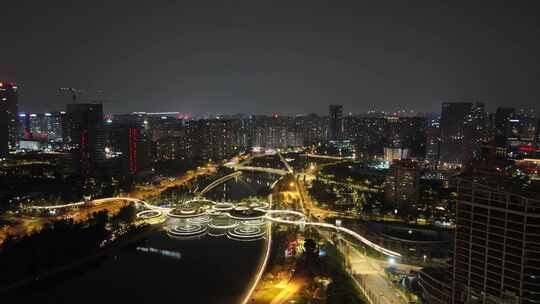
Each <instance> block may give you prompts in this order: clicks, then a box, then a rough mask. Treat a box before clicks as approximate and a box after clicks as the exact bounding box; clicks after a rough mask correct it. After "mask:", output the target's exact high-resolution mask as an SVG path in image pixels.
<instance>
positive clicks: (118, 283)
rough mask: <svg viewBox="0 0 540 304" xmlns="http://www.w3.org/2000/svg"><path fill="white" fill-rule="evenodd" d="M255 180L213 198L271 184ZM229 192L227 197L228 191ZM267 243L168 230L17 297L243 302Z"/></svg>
mask: <svg viewBox="0 0 540 304" xmlns="http://www.w3.org/2000/svg"><path fill="white" fill-rule="evenodd" d="M270 181H271V180H270V179H268V178H263V179H260V178H255V177H254V176H249V177H247V178H242V179H240V180H234V181H228V182H227V183H226V185H225V186H219V187H217V188H216V189H215V191H214V190H213V192H209V193H208V197H212V198H214V199H215V198H218V197H225V198H227V199H229V200H232V199H234V200H237V199H241V198H244V197H248V196H252V195H254V194H255V193H256V192H257V191H259V190H261V189H262V188H264V187H267V185H269V184H270ZM224 191H225V192H224ZM263 247H264V240H257V241H251V242H242V241H235V240H231V239H229V238H227V237H226V236H221V237H211V236H203V237H201V238H199V239H194V240H175V239H171V238H170V237H169V236H167V234H166V233H165V231H163V229H161V228H160V229H155V230H154V231H151V232H150V233H149V234H148V236H147V237H145V238H144V239H143V240H141V241H140V242H138V243H136V244H132V245H129V246H125V247H123V248H119V249H117V250H116V251H114V252H113V253H111V254H109V255H108V256H106V257H105V258H102V259H100V260H99V261H96V262H95V263H92V264H91V265H86V266H85V267H83V268H81V269H78V270H77V271H74V272H71V273H69V274H63V275H62V276H60V277H57V278H54V279H48V280H46V281H45V282H41V283H38V284H34V285H35V286H31V287H28V288H27V289H24V290H25V292H24V293H22V292H21V293H19V294H17V295H13V297H14V298H15V299H14V300H19V301H22V303H38V302H39V303H55V304H61V303H70V304H71V303H93V304H96V303H160V302H165V303H171V302H172V303H205V304H214V303H215V304H218V303H219V304H227V303H239V302H240V300H241V299H242V298H243V297H244V296H245V294H246V292H247V291H248V289H249V287H250V286H251V283H252V279H253V277H254V276H255V274H256V273H257V272H258V270H259V269H258V267H259V262H260V260H261V256H262V254H264V248H263Z"/></svg>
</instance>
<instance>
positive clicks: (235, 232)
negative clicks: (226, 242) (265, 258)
mask: <svg viewBox="0 0 540 304" xmlns="http://www.w3.org/2000/svg"><path fill="white" fill-rule="evenodd" d="M265 233H266V230H263V229H261V228H260V227H257V226H244V225H241V226H238V227H236V228H234V229H231V230H229V232H228V233H227V236H228V237H229V238H230V239H233V240H236V241H256V240H260V239H261V238H262V237H264V235H265Z"/></svg>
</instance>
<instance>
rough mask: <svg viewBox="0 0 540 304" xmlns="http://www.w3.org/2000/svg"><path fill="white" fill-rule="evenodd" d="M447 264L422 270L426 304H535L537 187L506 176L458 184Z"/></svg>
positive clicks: (539, 289)
mask: <svg viewBox="0 0 540 304" xmlns="http://www.w3.org/2000/svg"><path fill="white" fill-rule="evenodd" d="M457 192H458V199H457V206H456V232H455V243H454V245H455V248H454V258H453V262H452V263H450V265H449V267H448V268H446V269H433V268H426V269H423V270H422V272H421V273H420V275H419V279H420V280H419V282H420V285H421V287H422V290H423V297H424V299H425V300H426V301H428V303H454V304H465V303H523V304H533V303H540V185H539V183H538V181H536V182H534V181H532V182H530V181H529V182H526V183H523V182H516V180H515V179H514V178H512V177H509V176H503V175H490V174H489V173H486V172H485V171H484V172H482V173H481V174H465V175H463V176H462V177H460V178H459V181H458V191H457Z"/></svg>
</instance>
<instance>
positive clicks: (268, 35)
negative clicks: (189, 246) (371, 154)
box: [0, 0, 540, 114]
mask: <svg viewBox="0 0 540 304" xmlns="http://www.w3.org/2000/svg"><path fill="white" fill-rule="evenodd" d="M436 2H437V1H424V2H419V1H413V2H411V1H394V2H386V1H313V0H312V1H200V0H198V1H24V0H21V1H10V2H9V3H3V4H2V9H1V13H0V14H1V18H0V26H1V28H2V46H1V47H0V79H2V80H4V81H14V82H17V83H18V84H19V85H20V87H21V91H20V108H21V110H23V111H36V112H41V111H52V110H61V109H63V108H64V105H65V104H66V103H67V102H69V100H70V98H69V97H68V96H66V95H61V94H60V93H59V92H58V91H57V88H59V87H75V88H80V89H84V90H85V92H84V94H83V95H82V96H81V100H82V101H85V100H95V99H102V100H105V111H106V112H115V113H118V112H131V111H180V112H185V113H192V114H205V113H240V112H242V113H261V114H264V113H272V112H279V113H282V114H295V113H309V112H317V113H326V112H327V109H328V104H330V103H338V104H343V105H344V108H345V111H346V112H353V113H360V112H365V111H367V110H370V109H377V110H397V109H415V110H417V111H439V110H440V103H441V101H483V102H486V103H487V104H488V105H489V107H490V109H493V108H494V107H496V106H501V105H506V106H516V107H521V106H523V107H537V104H538V100H540V86H539V85H538V79H539V78H540V77H539V76H540V75H539V70H540V69H539V68H540V66H539V65H540V64H539V61H538V54H540V42H539V39H538V37H539V36H540V35H539V22H538V17H537V15H538V13H539V12H538V10H537V9H536V8H535V7H534V2H529V3H528V4H527V2H525V1H506V2H507V3H506V4H503V3H502V2H496V1H491V2H487V1H486V2H482V4H480V3H479V2H477V3H475V4H473V3H471V2H473V1H468V2H463V3H462V6H460V5H458V4H455V3H453V2H452V3H453V4H442V3H436ZM516 5H520V6H519V7H518V6H516ZM100 91H102V92H100ZM98 92H100V93H98Z"/></svg>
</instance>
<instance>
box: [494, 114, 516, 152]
mask: <svg viewBox="0 0 540 304" xmlns="http://www.w3.org/2000/svg"><path fill="white" fill-rule="evenodd" d="M514 112H515V109H514V108H497V110H496V111H495V122H494V127H495V132H494V133H495V144H496V145H497V146H498V147H506V145H507V144H508V136H509V133H510V119H511V118H512V116H513V115H514Z"/></svg>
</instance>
